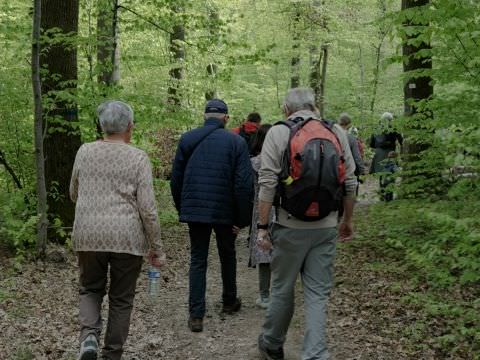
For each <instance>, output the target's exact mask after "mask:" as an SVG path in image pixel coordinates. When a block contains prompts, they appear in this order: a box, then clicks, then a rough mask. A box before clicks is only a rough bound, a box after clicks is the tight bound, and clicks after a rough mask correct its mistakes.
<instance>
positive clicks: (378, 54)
mask: <svg viewBox="0 0 480 360" xmlns="http://www.w3.org/2000/svg"><path fill="white" fill-rule="evenodd" d="M379 7H380V12H381V14H382V17H384V16H385V15H386V13H387V4H386V2H385V0H380V1H379ZM386 36H387V30H386V29H385V28H383V27H380V30H379V33H378V45H376V46H375V68H374V69H373V84H372V100H371V101H370V113H372V114H373V112H374V111H375V102H376V101H377V91H378V82H379V80H380V62H381V61H382V47H383V43H384V41H385V37H386Z"/></svg>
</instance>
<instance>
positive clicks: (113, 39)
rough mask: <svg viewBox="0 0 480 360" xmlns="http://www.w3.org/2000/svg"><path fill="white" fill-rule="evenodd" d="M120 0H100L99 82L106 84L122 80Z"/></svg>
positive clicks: (98, 18)
mask: <svg viewBox="0 0 480 360" xmlns="http://www.w3.org/2000/svg"><path fill="white" fill-rule="evenodd" d="M118 42H119V36H118V0H99V1H98V17H97V65H98V69H99V72H98V82H99V84H104V85H106V86H111V85H114V84H117V83H118V82H119V81H120V47H119V46H118Z"/></svg>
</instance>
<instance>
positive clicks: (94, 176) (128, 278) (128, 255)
mask: <svg viewBox="0 0 480 360" xmlns="http://www.w3.org/2000/svg"><path fill="white" fill-rule="evenodd" d="M97 114H98V118H99V122H100V126H101V127H102V130H103V132H104V133H105V137H104V139H103V140H99V141H95V142H91V143H87V144H83V145H82V146H81V147H80V149H79V150H78V153H77V156H76V158H75V164H74V166H73V173H72V178H71V183H70V196H71V198H72V200H73V201H74V202H75V203H76V208H75V222H74V225H73V233H72V239H73V248H74V250H75V251H76V252H77V254H78V264H79V269H80V314H79V317H80V325H81V332H80V344H81V345H80V360H90V359H96V358H97V352H98V339H99V337H100V332H101V330H102V319H101V314H100V312H101V304H102V300H103V297H104V295H105V294H106V284H107V278H109V281H108V282H109V288H108V300H109V306H108V323H107V328H106V333H105V341H104V346H103V349H102V359H109V360H119V359H120V358H121V356H122V353H123V344H124V343H125V340H126V338H127V335H128V329H129V326H130V314H131V311H132V307H133V299H134V296H135V288H136V282H137V278H138V275H139V274H140V271H141V267H142V259H143V256H145V255H148V260H149V262H150V264H151V265H152V266H156V267H161V266H163V265H164V263H165V255H164V254H163V252H162V251H161V241H160V226H159V223H158V215H157V209H156V204H155V195H154V192H153V184H152V170H151V165H150V160H149V158H148V155H147V154H146V153H145V152H144V151H142V150H139V149H137V148H135V147H133V146H131V145H130V139H131V136H132V131H133V128H134V125H133V111H132V109H131V107H130V106H129V105H127V104H125V103H123V102H121V101H107V102H104V103H103V104H101V105H100V106H99V107H98V108H97ZM109 268H110V270H109Z"/></svg>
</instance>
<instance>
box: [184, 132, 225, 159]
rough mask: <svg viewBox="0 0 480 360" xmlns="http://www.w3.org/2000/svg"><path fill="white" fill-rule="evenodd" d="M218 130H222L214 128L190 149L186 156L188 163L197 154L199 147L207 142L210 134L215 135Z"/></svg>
mask: <svg viewBox="0 0 480 360" xmlns="http://www.w3.org/2000/svg"><path fill="white" fill-rule="evenodd" d="M218 129H220V126H214V127H213V128H212V129H210V130H208V131H207V132H206V133H205V134H204V135H203V136H202V137H201V138H200V139H199V140H197V142H196V143H195V144H194V145H193V146H192V147H191V148H190V151H189V152H188V154H187V156H186V160H187V162H188V160H190V158H191V157H192V155H193V153H194V152H195V150H196V149H197V147H198V145H200V144H201V143H202V142H203V140H205V139H206V138H207V137H208V136H209V135H210V134H213V133H214V132H215V131H216V130H218Z"/></svg>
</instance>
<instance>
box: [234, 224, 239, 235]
mask: <svg viewBox="0 0 480 360" xmlns="http://www.w3.org/2000/svg"><path fill="white" fill-rule="evenodd" d="M232 232H233V233H234V234H235V235H238V233H239V232H240V228H239V227H238V226H235V225H233V228H232Z"/></svg>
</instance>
